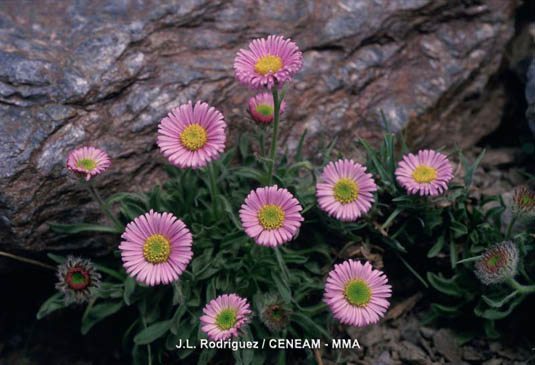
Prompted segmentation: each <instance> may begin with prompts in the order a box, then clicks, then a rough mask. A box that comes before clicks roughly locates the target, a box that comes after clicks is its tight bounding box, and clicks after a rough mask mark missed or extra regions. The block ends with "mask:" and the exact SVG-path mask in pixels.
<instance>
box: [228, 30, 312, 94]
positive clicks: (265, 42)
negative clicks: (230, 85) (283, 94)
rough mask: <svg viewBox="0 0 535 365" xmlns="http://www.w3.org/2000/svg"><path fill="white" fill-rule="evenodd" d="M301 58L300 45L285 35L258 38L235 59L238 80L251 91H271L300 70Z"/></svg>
mask: <svg viewBox="0 0 535 365" xmlns="http://www.w3.org/2000/svg"><path fill="white" fill-rule="evenodd" d="M302 58H303V54H302V53H301V51H299V48H298V47H297V45H296V44H295V43H294V42H292V41H290V40H289V39H284V38H283V37H282V36H274V35H270V36H268V37H267V39H265V38H262V39H255V40H253V41H252V42H251V43H250V44H249V49H240V50H239V51H238V54H237V55H236V58H235V59H234V71H235V74H236V79H238V81H239V82H240V83H242V84H245V85H249V87H250V88H252V89H259V88H261V87H263V86H267V87H268V89H271V88H272V87H273V85H275V83H277V84H278V86H282V84H283V83H284V82H286V81H290V80H291V79H292V75H293V74H294V73H296V72H297V71H299V69H300V68H301V66H302V65H303V62H302Z"/></svg>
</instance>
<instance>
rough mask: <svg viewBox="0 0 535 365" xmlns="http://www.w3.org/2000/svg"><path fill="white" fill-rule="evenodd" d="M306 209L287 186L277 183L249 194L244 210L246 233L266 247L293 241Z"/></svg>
mask: <svg viewBox="0 0 535 365" xmlns="http://www.w3.org/2000/svg"><path fill="white" fill-rule="evenodd" d="M302 209H303V208H302V207H301V206H300V205H299V202H298V201H297V199H295V198H294V197H293V195H292V194H290V192H289V191H288V190H286V189H279V188H278V187H277V185H274V186H269V187H264V188H258V189H256V190H253V191H251V192H250V193H249V195H248V196H247V198H245V203H244V204H242V206H241V209H240V218H241V221H242V224H243V228H244V229H245V233H247V235H248V236H249V237H251V238H254V240H255V242H256V243H257V244H259V245H262V246H269V247H275V246H279V245H282V244H283V243H285V242H288V241H290V240H291V239H292V238H293V237H294V236H295V235H296V233H297V230H298V229H299V227H300V226H301V222H302V221H303V217H302V216H301V214H300V213H299V212H300V211H301V210H302Z"/></svg>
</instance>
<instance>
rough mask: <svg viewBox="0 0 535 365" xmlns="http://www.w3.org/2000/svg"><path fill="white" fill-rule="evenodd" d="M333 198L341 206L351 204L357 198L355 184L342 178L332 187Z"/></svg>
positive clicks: (357, 192) (357, 190)
mask: <svg viewBox="0 0 535 365" xmlns="http://www.w3.org/2000/svg"><path fill="white" fill-rule="evenodd" d="M333 190H334V198H335V199H336V200H337V201H338V202H340V203H341V204H348V203H352V202H354V201H355V200H357V198H358V196H359V187H358V185H357V183H356V182H354V181H353V180H351V179H348V178H347V177H343V178H341V179H340V180H338V182H337V183H336V185H334V189H333Z"/></svg>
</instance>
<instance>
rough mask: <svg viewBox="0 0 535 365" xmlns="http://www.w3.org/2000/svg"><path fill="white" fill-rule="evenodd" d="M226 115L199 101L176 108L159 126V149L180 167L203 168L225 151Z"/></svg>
mask: <svg viewBox="0 0 535 365" xmlns="http://www.w3.org/2000/svg"><path fill="white" fill-rule="evenodd" d="M225 128H226V124H225V121H224V120H223V114H221V112H219V111H218V110H217V109H215V108H214V107H211V106H209V105H208V104H206V103H204V102H200V101H198V102H197V103H195V107H193V104H192V102H191V101H190V102H188V103H187V104H183V105H181V106H180V107H178V108H175V109H173V110H172V111H171V112H170V113H169V114H168V115H167V117H165V118H163V119H162V121H161V123H160V125H158V147H160V151H161V152H162V154H163V155H164V156H165V157H167V159H168V160H169V162H171V163H172V164H173V165H176V166H179V167H181V168H186V167H191V168H197V167H203V166H206V164H207V163H208V162H209V161H210V160H212V159H214V158H217V157H219V154H220V153H221V152H223V150H224V149H225V138H226V137H225Z"/></svg>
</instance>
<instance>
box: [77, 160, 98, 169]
mask: <svg viewBox="0 0 535 365" xmlns="http://www.w3.org/2000/svg"><path fill="white" fill-rule="evenodd" d="M76 166H78V167H79V168H81V169H84V170H87V171H91V170H93V169H94V168H95V167H97V163H96V161H95V160H93V159H92V158H84V159H82V160H80V161H78V163H77V164H76Z"/></svg>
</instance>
